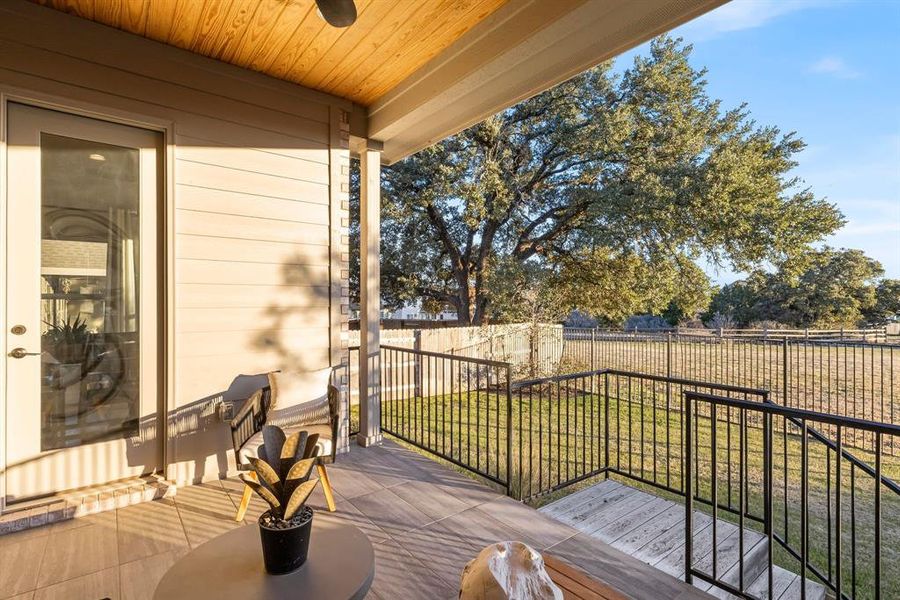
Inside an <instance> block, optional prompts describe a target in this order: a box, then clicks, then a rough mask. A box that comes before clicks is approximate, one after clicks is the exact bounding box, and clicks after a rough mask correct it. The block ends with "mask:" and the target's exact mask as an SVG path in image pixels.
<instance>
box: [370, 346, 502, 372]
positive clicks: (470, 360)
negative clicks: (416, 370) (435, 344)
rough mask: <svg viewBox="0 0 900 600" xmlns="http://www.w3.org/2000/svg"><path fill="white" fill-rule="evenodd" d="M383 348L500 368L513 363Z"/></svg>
mask: <svg viewBox="0 0 900 600" xmlns="http://www.w3.org/2000/svg"><path fill="white" fill-rule="evenodd" d="M381 349H382V350H393V351H395V352H406V353H409V354H415V355H417V356H432V357H435V358H444V359H447V360H455V361H458V362H465V363H471V364H475V365H482V366H488V367H497V368H500V369H510V368H512V364H511V363H508V362H504V361H502V360H489V359H487V358H472V357H470V356H462V355H460V354H446V353H443V352H431V351H430V350H418V349H416V348H406V347H403V346H390V345H382V346H381Z"/></svg>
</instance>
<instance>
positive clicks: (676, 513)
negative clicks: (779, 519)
mask: <svg viewBox="0 0 900 600" xmlns="http://www.w3.org/2000/svg"><path fill="white" fill-rule="evenodd" d="M540 511H541V512H542V513H544V514H546V515H548V516H551V517H553V518H554V519H557V520H559V521H561V522H563V523H565V524H567V525H570V526H571V527H574V528H575V529H578V530H579V531H581V532H583V534H582V535H585V534H586V535H588V536H590V537H592V538H594V539H597V540H599V541H602V542H605V543H607V544H609V545H610V546H612V547H613V548H615V549H616V550H619V551H621V552H624V553H625V554H627V555H629V556H632V557H634V558H636V559H638V560H640V561H642V562H644V563H647V564H649V565H652V566H654V567H655V568H656V569H659V570H660V571H662V572H664V573H666V574H668V575H671V576H673V577H677V578H679V579H682V580H683V579H684V542H685V540H684V505H683V504H680V503H676V502H672V501H670V500H666V499H663V498H660V497H658V496H656V495H653V494H649V493H647V492H644V491H641V490H638V489H635V488H633V487H631V486H628V485H626V484H623V483H621V482H618V481H614V480H611V479H610V480H606V481H602V482H600V483H598V484H596V485H593V486H591V487H589V488H585V489H582V490H579V491H578V492H576V493H574V494H572V495H571V496H567V497H564V498H561V499H560V500H557V501H556V502H553V503H551V504H548V505H546V506H543V507H541V508H540ZM693 520H694V538H693V557H694V567H695V568H696V569H698V570H700V571H703V572H706V573H711V572H712V565H713V539H712V538H713V527H712V521H713V519H712V517H711V516H710V515H708V514H706V513H703V512H699V511H695V512H694V517H693ZM716 530H717V531H716V537H717V544H716V549H717V552H716V572H717V575H718V578H719V579H720V580H722V581H725V582H727V583H729V584H730V585H734V586H737V585H738V584H739V580H740V561H739V553H740V552H739V551H740V535H739V528H738V526H737V525H735V524H734V523H731V522H729V521H725V520H723V519H721V518H720V519H718V520H717V523H716ZM767 544H768V541H767V540H766V539H765V537H764V536H763V535H762V534H760V533H759V532H757V531H754V530H751V529H747V528H745V529H744V586H745V588H746V589H748V591H750V592H751V593H753V594H754V595H756V596H758V597H761V598H768V597H769V594H768V573H767V571H766V569H765V560H766V556H767V553H768V545H767ZM694 586H695V587H696V588H698V589H700V590H703V591H706V592H709V593H710V594H712V595H713V596H715V597H718V598H725V599H729V598H732V597H733V596H731V595H730V594H728V593H727V592H725V591H723V590H721V589H719V588H716V587H715V586H712V585H711V584H709V583H707V582H705V581H702V580H700V579H699V578H697V577H695V578H694ZM773 588H774V591H773V594H772V598H773V600H789V599H792V598H795V597H796V598H799V593H800V578H799V576H798V575H796V574H795V573H791V572H790V571H787V570H785V569H782V568H780V567H777V566H776V567H774V568H773ZM808 590H809V597H810V598H823V597H824V588H823V587H822V586H821V585H818V584H815V583H811V584H810V587H809V588H808ZM567 597H569V596H567ZM572 597H579V596H577V595H575V596H572Z"/></svg>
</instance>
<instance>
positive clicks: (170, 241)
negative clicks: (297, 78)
mask: <svg viewBox="0 0 900 600" xmlns="http://www.w3.org/2000/svg"><path fill="white" fill-rule="evenodd" d="M10 102H15V103H18V104H25V105H29V106H33V107H35V108H44V109H49V110H55V111H58V112H63V113H68V114H71V115H75V116H80V117H88V118H92V119H98V120H101V121H106V122H109V123H115V124H120V125H129V126H131V127H138V128H141V129H147V130H149V131H154V132H158V133H160V134H162V144H163V148H162V149H161V153H160V157H159V160H160V161H161V164H160V169H159V173H158V175H157V177H158V181H157V190H158V193H159V195H160V205H159V206H158V207H157V253H156V255H157V265H158V271H159V277H158V286H159V289H158V293H157V303H158V304H157V310H158V313H159V314H158V318H157V322H158V344H157V348H158V353H157V365H158V370H157V379H158V381H157V389H158V397H157V403H156V405H157V431H158V432H159V434H158V436H157V439H158V449H157V451H158V452H159V459H160V462H159V464H160V465H161V466H162V469H163V474H164V476H167V477H168V476H170V471H171V468H172V467H171V464H170V462H169V461H170V459H171V458H173V457H174V456H175V448H174V440H173V439H172V438H170V437H169V435H168V427H167V420H168V415H169V413H170V412H171V411H173V410H174V408H175V394H174V389H175V381H174V375H175V368H174V359H175V348H174V344H175V302H174V296H173V294H174V290H175V285H174V284H175V281H174V276H175V227H174V217H175V202H174V199H175V177H174V175H175V168H174V165H175V124H174V122H173V121H167V120H162V119H155V118H151V117H147V116H146V115H142V114H140V113H139V112H132V111H130V110H120V109H114V108H110V107H108V106H103V105H96V104H92V103H88V102H79V101H74V100H71V99H68V98H66V97H65V96H56V95H52V94H45V93H42V92H35V91H32V90H25V89H21V88H16V87H12V86H6V85H3V84H2V83H0V240H2V243H0V290H3V291H4V293H5V289H6V285H7V279H6V277H7V273H6V264H7V263H6V261H7V243H6V231H7V230H6V227H7V208H8V201H9V199H8V188H9V185H8V182H7V164H8V159H7V156H8V155H7V152H8V147H7V126H8V121H7V117H8V110H7V108H8V105H9V103H10ZM8 336H9V328H8V323H7V316H6V307H5V303H4V307H3V309H2V310H0V348H2V349H3V354H4V355H5V354H6V348H7V347H8V344H9V340H8ZM3 359H4V360H6V356H4V357H3ZM6 409H7V381H6V368H5V363H4V365H3V368H0V514H3V513H4V512H5V511H6V508H7V507H6V491H7V490H6V465H7V457H6V442H7V439H6V421H7V420H6V414H7V412H6ZM51 501H52V498H43V499H39V500H34V501H23V502H17V503H15V505H14V509H13V510H20V509H25V508H28V507H30V506H34V505H35V504H46V503H48V502H51Z"/></svg>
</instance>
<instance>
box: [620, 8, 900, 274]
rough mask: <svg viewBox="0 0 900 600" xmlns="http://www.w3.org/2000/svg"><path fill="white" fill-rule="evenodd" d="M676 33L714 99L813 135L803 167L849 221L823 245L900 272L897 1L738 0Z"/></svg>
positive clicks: (802, 157)
mask: <svg viewBox="0 0 900 600" xmlns="http://www.w3.org/2000/svg"><path fill="white" fill-rule="evenodd" d="M673 34H674V35H679V36H681V37H683V38H684V39H685V41H687V42H689V43H692V44H693V45H694V53H693V56H692V63H693V64H694V66H695V67H700V66H706V67H708V68H709V73H708V75H707V80H708V82H709V86H708V92H709V94H710V96H712V97H714V98H720V99H722V100H723V101H724V105H725V107H731V106H736V105H738V104H740V103H741V102H744V101H746V102H747V103H748V105H749V109H750V112H751V115H752V117H753V118H754V119H756V121H757V122H758V123H760V124H765V125H776V126H778V127H779V128H780V129H781V130H782V131H785V132H787V131H796V132H797V133H798V134H799V136H800V137H801V138H802V139H803V140H804V141H805V142H806V143H807V148H806V150H805V151H803V152H802V153H800V154H799V155H798V161H799V163H800V164H799V166H798V167H797V169H796V174H797V175H799V176H800V177H802V178H803V179H804V180H805V183H806V184H807V185H808V186H810V187H811V189H812V190H813V192H814V193H815V194H816V195H817V196H820V197H825V198H827V199H828V200H829V201H830V202H833V203H835V204H837V206H838V207H839V208H840V210H841V211H842V212H843V213H844V215H845V217H846V218H847V220H848V223H847V225H845V226H844V227H843V228H842V229H841V230H840V231H838V232H837V233H836V234H835V235H834V236H832V237H830V238H829V239H828V240H827V243H828V244H829V245H831V246H835V247H846V248H860V249H862V250H864V251H865V252H866V254H868V255H869V256H871V257H872V258H875V259H877V260H878V261H879V262H881V264H882V265H883V266H884V268H885V271H886V276H887V277H893V278H900V0H859V1H841V0H733V1H732V2H730V3H728V4H725V5H724V6H722V7H720V8H718V9H716V10H714V11H712V12H710V13H708V14H706V15H704V16H702V17H700V18H699V19H696V20H695V21H692V22H690V23H687V24H685V25H683V26H682V27H680V28H678V29H676V30H674V32H673ZM642 52H646V46H643V47H640V48H637V49H635V50H633V51H631V52H629V53H628V54H626V55H625V56H623V57H621V58H620V59H619V61H620V62H619V66H624V62H625V61H627V62H628V63H630V62H631V59H632V58H633V56H634V54H635V53H642ZM708 270H709V274H710V276H711V277H712V278H713V279H714V280H715V281H717V282H719V283H727V282H730V281H733V280H734V279H736V278H739V277H740V274H735V273H732V272H730V271H727V270H726V271H718V272H716V271H714V270H713V269H712V268H709V269H708Z"/></svg>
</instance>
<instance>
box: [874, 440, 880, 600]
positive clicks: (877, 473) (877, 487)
mask: <svg viewBox="0 0 900 600" xmlns="http://www.w3.org/2000/svg"><path fill="white" fill-rule="evenodd" d="M880 599H881V432H880V431H876V432H875V600H880Z"/></svg>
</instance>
